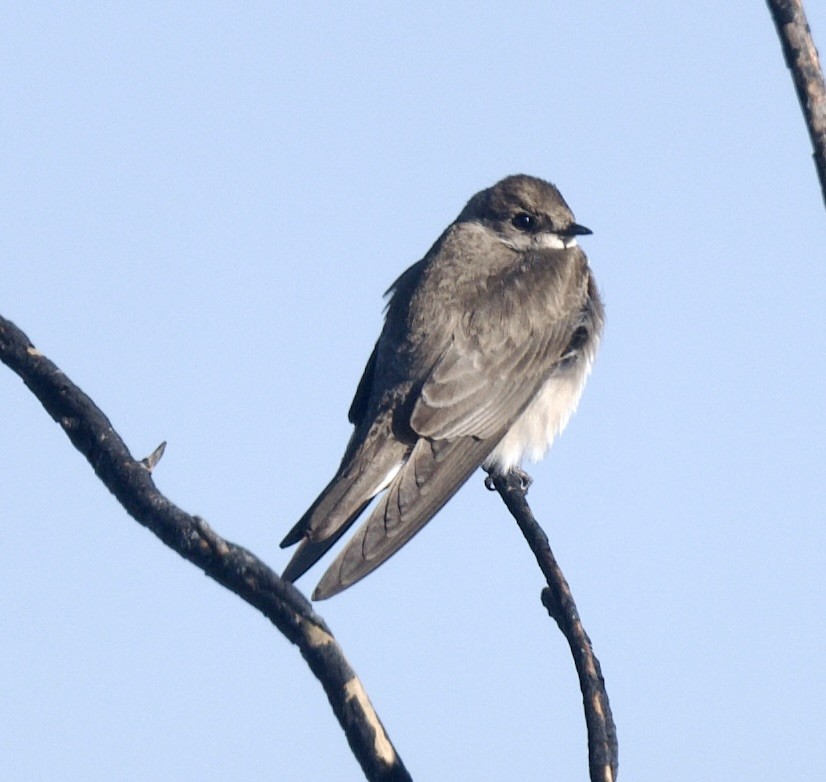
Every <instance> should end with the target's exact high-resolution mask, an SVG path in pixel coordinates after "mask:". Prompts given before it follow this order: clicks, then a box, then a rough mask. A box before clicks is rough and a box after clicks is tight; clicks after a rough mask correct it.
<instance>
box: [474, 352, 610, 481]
mask: <svg viewBox="0 0 826 782" xmlns="http://www.w3.org/2000/svg"><path fill="white" fill-rule="evenodd" d="M593 358H594V356H593V353H592V352H591V351H589V352H588V353H587V354H585V355H579V356H577V358H576V360H575V361H573V362H572V363H570V364H567V365H565V366H564V367H560V368H559V369H557V370H556V371H555V372H554V373H553V374H552V375H551V376H550V377H549V378H548V379H547V380H546V381H545V383H544V384H543V385H542V387H541V388H540V389H539V392H538V393H537V395H536V396H535V397H534V399H533V400H532V401H531V402H530V403H529V404H528V406H527V407H526V408H525V409H524V410H523V411H522V413H521V415H520V416H519V417H518V418H517V419H516V421H514V423H513V425H512V426H511V427H510V429H509V430H508V432H507V434H506V435H505V436H504V437H503V438H502V440H501V441H500V442H499V445H497V446H496V448H495V449H494V450H493V452H492V453H491V455H490V456H489V457H488V459H487V460H486V461H485V469H493V470H494V471H496V472H502V473H504V472H507V471H508V470H509V469H510V468H511V467H517V466H518V465H519V464H520V463H521V462H522V460H523V459H525V458H529V459H531V460H532V461H539V459H541V458H542V457H543V456H544V455H545V453H546V452H547V450H548V448H550V447H551V443H553V441H554V439H555V438H556V436H557V435H558V434H559V433H560V432H561V431H562V430H563V429H564V428H565V426H566V425H567V424H568V421H570V420H571V416H572V415H573V414H574V411H575V410H576V408H577V405H578V404H579V399H580V397H581V396H582V390H583V388H584V387H585V381H586V380H587V378H588V375H589V373H590V372H591V365H592V363H593Z"/></svg>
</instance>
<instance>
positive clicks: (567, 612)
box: [486, 470, 618, 782]
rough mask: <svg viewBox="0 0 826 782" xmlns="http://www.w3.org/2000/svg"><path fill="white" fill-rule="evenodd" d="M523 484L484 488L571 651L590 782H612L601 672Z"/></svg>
mask: <svg viewBox="0 0 826 782" xmlns="http://www.w3.org/2000/svg"><path fill="white" fill-rule="evenodd" d="M529 480H530V479H529V478H528V476H527V475H526V474H525V473H523V472H522V471H521V470H514V471H511V472H510V473H508V475H506V476H501V475H493V474H492V475H490V476H489V478H488V480H487V481H486V483H487V484H488V485H489V486H490V485H493V487H494V488H495V489H496V491H498V492H499V495H500V496H501V497H502V500H503V501H504V503H505V505H506V506H507V508H508V510H509V511H510V512H511V514H512V515H513V517H514V518H515V519H516V523H517V524H518V525H519V529H521V530H522V534H523V535H524V536H525V540H527V541H528V545H529V546H530V547H531V551H533V554H534V556H535V557H536V561H537V563H538V564H539V567H540V569H541V570H542V573H543V575H544V576H545V580H546V581H547V582H548V586H547V587H546V588H545V589H543V590H542V604H543V605H544V606H545V608H546V609H547V611H548V613H549V614H550V615H551V617H552V618H553V619H554V620H555V621H556V623H557V625H559V629H560V630H561V631H562V633H563V635H564V636H565V638H566V639H567V641H568V645H569V646H570V647H571V655H572V656H573V658H574V665H575V666H576V670H577V674H578V676H579V687H580V690H581V691H582V703H583V707H584V709H585V724H586V725H587V727H588V767H589V771H590V777H591V782H613V780H615V779H616V777H617V768H618V745H617V731H616V726H615V725H614V719H613V717H612V716H611V707H610V705H609V704H608V694H607V693H606V691H605V682H604V680H603V678H602V670H601V669H600V665H599V660H597V658H596V655H595V654H594V650H593V647H592V646H591V639H590V638H588V634H587V633H586V632H585V628H584V627H583V626H582V622H581V621H580V618H579V613H578V611H577V608H576V603H574V598H573V595H572V594H571V589H570V587H569V586H568V582H567V581H566V580H565V576H564V575H563V573H562V570H561V569H560V567H559V565H558V563H557V561H556V558H555V557H554V555H553V552H552V551H551V546H550V544H549V542H548V536H547V535H546V534H545V532H544V530H543V529H542V527H541V526H539V522H537V520H536V518H535V517H534V515H533V512H532V511H531V509H530V506H529V505H528V501H527V499H526V498H525V495H526V492H527V486H528V482H529Z"/></svg>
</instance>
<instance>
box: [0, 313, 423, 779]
mask: <svg viewBox="0 0 826 782" xmlns="http://www.w3.org/2000/svg"><path fill="white" fill-rule="evenodd" d="M0 361H2V362H3V363H4V364H6V365H7V366H8V367H9V368H10V369H12V370H13V371H14V372H16V373H17V374H18V375H19V376H20V377H21V378H22V379H23V382H24V383H25V384H26V385H27V386H28V387H29V389H31V391H32V393H34V395H35V396H36V397H37V398H38V399H39V400H40V402H41V404H42V405H43V407H45V408H46V411H47V412H48V413H49V415H51V417H52V418H53V419H54V420H55V421H57V423H58V424H60V426H61V427H62V428H63V431H64V432H66V434H67V436H68V437H69V439H70V440H71V441H72V443H73V444H74V446H75V448H77V449H78V450H79V451H80V452H81V453H82V454H83V455H84V456H85V457H86V459H87V460H88V461H89V463H90V464H91V465H92V467H93V468H94V471H95V473H96V474H97V476H98V477H99V478H100V479H101V481H103V483H104V485H105V486H106V487H107V488H108V489H109V491H111V492H112V494H114V495H115V497H116V498H117V500H118V501H119V502H120V503H121V505H123V507H124V508H125V509H126V511H127V512H128V513H129V514H130V515H131V516H132V517H133V518H134V519H135V520H136V521H138V522H140V523H141V524H143V526H145V527H147V528H148V529H149V530H151V531H152V532H154V533H155V535H157V536H158V537H159V538H160V539H161V540H162V541H163V542H164V543H166V545H167V546H169V547H170V548H172V549H174V550H175V551H177V552H178V553H179V554H180V555H181V556H182V557H184V558H185V559H188V560H189V561H190V562H192V563H193V564H194V565H196V566H197V567H199V568H201V570H203V571H204V573H206V574H207V575H208V576H210V577H211V578H213V579H215V581H217V582H218V583H219V584H221V585H222V586H225V587H226V588H227V589H229V590H231V591H232V592H234V593H235V594H237V595H238V596H239V597H241V598H242V599H243V600H245V601H246V602H247V603H249V604H250V605H252V606H254V607H255V608H257V609H258V610H259V611H261V613H262V614H264V616H266V617H267V618H268V619H269V620H270V621H271V622H272V623H273V624H274V625H275V626H276V627H277V628H278V629H279V630H280V631H281V632H282V633H283V634H284V635H285V636H286V637H287V639H288V640H289V641H290V642H291V643H293V644H295V645H296V646H298V648H299V650H300V651H301V654H302V656H303V657H304V659H305V660H306V661H307V664H308V665H309V666H310V669H311V670H312V672H313V674H315V676H316V678H317V679H318V680H319V681H320V682H321V685H322V687H323V688H324V691H325V693H326V694H327V698H328V699H329V701H330V705H331V706H332V708H333V712H334V713H335V715H336V718H337V719H338V721H339V723H340V724H341V727H342V728H343V729H344V733H345V735H346V736H347V741H348V742H349V744H350V747H351V749H352V751H353V754H354V755H355V756H356V759H357V760H358V762H359V763H360V764H361V767H362V769H363V770H364V774H365V776H366V777H367V778H368V779H369V780H376V781H378V780H381V781H382V782H390V781H391V780H392V781H393V782H395V781H396V780H410V775H409V774H408V772H407V770H406V769H405V767H404V764H403V763H402V761H401V758H399V756H398V754H397V753H396V750H395V748H394V747H393V744H392V743H391V741H390V739H389V738H388V736H387V732H386V731H385V729H384V726H383V725H382V723H381V721H380V720H379V718H378V716H377V714H376V712H375V710H374V709H373V706H372V704H371V703H370V700H369V698H368V697H367V694H366V692H365V691H364V687H363V686H362V683H361V681H360V680H359V678H358V677H357V676H356V674H355V672H354V671H353V669H352V668H351V667H350V665H349V663H348V662H347V660H346V659H345V657H344V654H343V652H342V650H341V647H340V646H339V645H338V642H337V641H336V640H335V638H334V637H333V634H332V632H331V631H330V629H329V628H328V627H327V625H326V623H325V622H324V620H323V619H322V618H321V617H320V616H319V615H318V614H316V613H315V611H314V610H313V608H312V606H311V605H310V603H309V601H308V600H307V599H306V598H305V597H304V596H303V595H302V594H301V592H299V591H298V590H297V589H296V588H295V587H294V586H293V585H292V584H290V583H289V582H286V581H284V580H282V579H281V578H280V577H279V576H278V575H277V574H276V573H275V572H274V571H273V570H271V569H270V568H269V567H267V565H265V564H264V563H263V562H262V561H261V560H260V559H258V558H257V557H256V556H255V555H254V554H252V553H251V552H249V551H247V550H246V549H244V548H242V547H241V546H237V545H235V544H234V543H230V542H229V541H227V540H224V539H223V538H222V537H220V536H219V535H218V534H216V533H215V532H214V531H213V530H212V529H210V527H209V526H208V525H207V523H206V522H205V521H204V520H203V519H200V518H198V517H197V516H191V515H190V514H188V513H186V512H184V511H183V510H181V509H180V508H178V507H177V506H176V505H174V504H173V503H172V502H170V501H169V500H168V499H167V498H166V497H165V496H164V495H163V494H161V492H160V491H158V489H157V487H156V486H155V484H154V482H153V480H152V476H151V469H152V467H154V465H155V464H157V461H158V459H160V456H161V454H162V452H163V451H162V448H158V449H156V450H155V452H154V453H153V454H152V455H151V456H149V457H147V459H146V460H144V462H140V461H136V460H135V459H134V458H133V457H132V455H131V453H130V452H129V449H128V448H127V447H126V445H125V444H124V442H123V440H122V439H121V438H120V436H119V435H118V433H117V432H116V431H115V430H114V428H113V427H112V424H111V423H110V422H109V419H108V418H107V417H106V416H105V415H104V414H103V412H102V411H101V410H100V409H99V408H98V407H97V406H96V405H95V403H94V402H93V401H92V400H91V399H90V398H89V397H88V396H87V395H86V394H84V393H83V391H81V390H80V389H79V388H78V387H77V386H76V385H75V384H74V383H72V382H71V381H70V380H69V378H67V377H66V375H64V374H63V372H61V371H60V369H58V367H57V366H55V364H53V363H52V362H51V361H49V359H47V358H46V357H45V356H43V355H42V354H41V353H40V351H38V350H37V349H36V348H35V347H34V346H33V345H32V344H31V342H30V341H29V339H28V337H26V335H25V334H24V333H23V332H22V331H20V329H18V328H17V326H15V325H14V324H13V323H11V322H10V321H8V320H5V319H4V318H3V317H2V316H0Z"/></svg>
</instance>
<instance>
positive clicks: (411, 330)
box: [281, 174, 605, 600]
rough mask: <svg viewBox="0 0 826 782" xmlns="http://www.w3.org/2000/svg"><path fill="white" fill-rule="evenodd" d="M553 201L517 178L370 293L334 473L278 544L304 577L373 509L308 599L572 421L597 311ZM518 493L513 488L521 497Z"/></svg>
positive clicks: (370, 565) (489, 192)
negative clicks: (379, 297) (382, 300)
mask: <svg viewBox="0 0 826 782" xmlns="http://www.w3.org/2000/svg"><path fill="white" fill-rule="evenodd" d="M591 233H592V231H591V230H590V229H588V228H586V227H585V226H583V225H580V224H579V223H577V222H576V220H575V218H574V215H573V213H572V212H571V210H570V208H569V207H568V204H567V203H566V202H565V199H564V198H563V197H562V194H561V193H560V192H559V190H558V189H557V188H556V187H555V186H554V185H553V184H551V183H550V182H547V181H545V180H543V179H540V178H537V177H533V176H528V175H526V174H517V175H513V176H508V177H506V178H504V179H502V180H501V181H499V182H497V183H496V184H494V185H493V186H492V187H489V188H487V189H485V190H482V191H480V192H478V193H476V194H475V195H474V196H473V197H472V198H471V199H470V200H469V201H468V202H467V204H466V205H465V207H464V208H463V209H462V211H461V212H460V213H459V216H458V217H457V218H456V219H455V220H454V221H453V222H452V223H451V224H450V225H449V226H448V227H447V228H446V229H445V230H444V232H443V233H442V234H441V236H439V238H438V239H437V240H436V242H435V244H434V245H433V247H431V249H430V250H429V251H428V253H427V254H426V255H425V256H424V257H423V258H422V259H421V260H420V261H418V262H417V263H414V264H413V265H412V266H410V267H409V268H408V269H407V270H406V271H404V272H403V273H402V274H401V275H400V276H399V277H398V279H397V280H396V281H395V282H394V283H393V284H392V285H391V286H390V288H389V289H388V290H387V292H386V293H385V296H387V297H389V298H388V302H387V306H386V308H385V319H384V326H383V328H382V331H381V334H380V336H379V338H378V341H377V342H376V345H375V348H374V349H373V352H372V354H371V355H370V358H369V360H368V361H367V365H366V367H365V369H364V373H363V374H362V377H361V380H360V381H359V383H358V386H357V388H356V392H355V396H354V398H353V402H352V404H351V405H350V409H349V414H348V418H349V420H350V422H351V423H352V424H353V427H354V428H353V433H352V436H351V437H350V440H349V442H348V444H347V447H346V449H345V452H344V456H343V458H342V460H341V464H340V466H339V468H338V470H337V471H336V473H335V475H334V476H333V478H332V480H331V481H330V482H329V483H328V484H327V486H326V487H325V488H324V490H323V491H322V492H321V494H320V495H319V496H318V498H317V499H316V500H315V502H313V504H312V505H311V506H310V507H309V509H308V510H307V511H306V513H305V514H304V515H303V516H302V517H301V518H300V519H299V520H298V522H297V523H296V524H295V525H294V526H293V528H292V529H291V530H290V531H289V533H288V534H287V535H286V537H285V538H284V540H283V541H282V542H281V547H282V548H286V547H289V546H292V545H294V544H296V543H299V546H298V549H297V550H296V551H295V553H294V555H293V557H292V559H291V560H290V561H289V563H288V565H287V567H286V569H285V570H284V572H283V575H282V577H283V578H284V579H286V580H288V581H295V580H296V579H297V578H299V577H300V576H302V575H303V574H304V573H305V572H306V571H307V570H308V569H309V568H310V567H312V566H313V565H314V564H315V563H316V562H317V561H318V560H319V559H320V558H321V557H322V556H323V555H324V554H325V553H326V552H327V551H328V550H329V549H330V548H331V547H332V546H333V545H334V544H335V543H336V542H337V541H338V540H339V539H340V538H341V536H342V535H344V533H345V532H347V530H348V529H349V528H350V527H351V526H352V525H353V523H354V522H355V521H356V520H357V519H358V518H359V516H360V515H361V514H362V513H363V512H364V511H365V509H366V508H367V506H368V505H369V504H370V503H371V501H372V500H374V499H375V498H376V497H378V500H377V501H376V504H375V505H374V507H373V508H372V509H371V512H370V514H369V516H368V518H367V520H366V521H365V522H364V523H363V524H362V525H361V527H360V528H359V529H358V530H357V531H356V533H355V534H354V536H353V537H352V538H351V539H350V540H349V541H348V542H347V543H346V545H345V546H344V548H343V549H342V551H341V552H340V553H339V554H338V555H337V557H336V558H335V559H334V561H333V563H332V564H331V565H330V567H329V568H328V570H327V571H326V573H325V574H324V575H323V577H322V578H321V580H320V581H319V583H318V586H317V587H316V589H315V591H314V593H313V595H312V597H313V599H314V600H323V599H326V598H328V597H332V596H333V595H335V594H338V593H339V592H341V591H342V590H344V589H346V588H348V587H349V586H351V585H353V584H354V583H356V582H357V581H359V580H360V579H362V578H364V576H366V575H367V574H368V573H370V572H372V571H373V570H375V569H376V568H377V567H378V566H379V565H381V564H382V563H383V562H385V561H386V560H387V559H388V558H389V557H390V556H392V555H393V554H395V553H396V552H397V551H398V550H399V549H400V548H401V547H402V546H403V545H404V544H405V543H407V542H408V541H409V540H410V539H411V538H412V537H413V536H414V535H415V534H416V533H417V532H418V531H419V530H421V529H422V527H424V525H425V524H427V522H428V521H430V520H431V518H433V516H434V515H435V514H436V513H437V512H438V511H439V510H440V509H441V508H442V507H443V506H444V504H445V503H446V502H447V501H448V500H449V499H450V498H451V497H452V496H453V495H454V494H455V493H456V492H457V491H458V490H459V488H460V487H461V486H462V485H463V484H464V483H465V482H466V481H467V480H468V479H469V478H470V476H471V475H472V474H473V472H474V471H475V470H476V469H477V468H479V467H482V468H483V469H484V470H485V471H487V472H488V475H489V478H488V480H490V478H491V477H492V476H506V477H507V476H509V475H511V476H514V475H515V476H518V477H520V478H527V473H525V472H523V471H522V468H521V464H522V461H523V459H525V458H530V459H531V460H533V461H537V460H539V459H540V458H542V456H543V455H544V454H545V453H546V451H547V450H548V448H549V447H550V445H551V443H552V442H553V440H554V438H555V437H556V436H557V435H558V434H559V433H560V432H561V431H562V430H563V429H564V428H565V426H566V425H567V423H568V421H569V419H570V417H571V415H572V414H573V413H574V411H575V409H576V407H577V405H578V403H579V399H580V396H581V394H582V390H583V387H584V385H585V381H586V379H587V377H588V375H589V374H590V371H591V366H592V363H593V361H594V358H595V355H596V352H597V348H598V346H599V342H600V338H601V334H602V329H603V324H604V319H605V315H604V308H603V304H602V301H601V299H600V295H599V292H598V290H597V286H596V282H595V280H594V276H593V274H592V272H591V270H590V267H589V265H588V259H587V257H586V255H585V253H584V252H583V251H582V249H581V248H580V247H579V245H578V242H577V238H578V237H580V236H585V235H588V234H591ZM526 487H527V486H526V485H525V488H526Z"/></svg>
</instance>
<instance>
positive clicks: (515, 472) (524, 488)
mask: <svg viewBox="0 0 826 782" xmlns="http://www.w3.org/2000/svg"><path fill="white" fill-rule="evenodd" d="M494 478H504V479H505V483H507V485H508V488H509V489H514V490H516V491H518V492H521V493H522V494H527V493H528V489H529V488H530V487H531V484H532V483H533V478H531V476H530V475H528V473H526V472H525V471H524V470H523V469H522V468H521V467H511V468H510V469H509V470H508V471H507V472H506V473H505V474H504V475H503V474H502V473H499V472H495V471H494V470H488V475H487V477H486V478H485V488H486V489H487V490H488V491H496V486H495V485H494V483H493V481H494Z"/></svg>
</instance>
